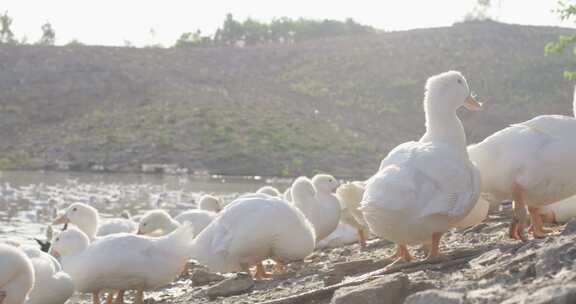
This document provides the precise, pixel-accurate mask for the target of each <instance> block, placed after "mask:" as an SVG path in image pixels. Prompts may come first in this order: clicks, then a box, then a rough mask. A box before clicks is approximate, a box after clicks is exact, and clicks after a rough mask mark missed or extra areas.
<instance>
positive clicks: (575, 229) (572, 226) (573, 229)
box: [560, 218, 576, 235]
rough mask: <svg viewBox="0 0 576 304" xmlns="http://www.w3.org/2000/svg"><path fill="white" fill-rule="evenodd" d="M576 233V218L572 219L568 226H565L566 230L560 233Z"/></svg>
mask: <svg viewBox="0 0 576 304" xmlns="http://www.w3.org/2000/svg"><path fill="white" fill-rule="evenodd" d="M575 233H576V218H573V219H570V220H569V221H568V223H567V224H566V226H564V230H562V233H561V234H560V235H572V234H575Z"/></svg>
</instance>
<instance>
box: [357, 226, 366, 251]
mask: <svg viewBox="0 0 576 304" xmlns="http://www.w3.org/2000/svg"><path fill="white" fill-rule="evenodd" d="M358 242H359V243H360V248H362V249H366V232H365V231H364V229H358Z"/></svg>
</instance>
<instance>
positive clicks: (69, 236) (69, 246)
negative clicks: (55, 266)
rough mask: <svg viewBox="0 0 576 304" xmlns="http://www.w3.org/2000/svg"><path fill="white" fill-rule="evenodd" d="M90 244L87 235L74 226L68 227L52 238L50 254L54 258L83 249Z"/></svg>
mask: <svg viewBox="0 0 576 304" xmlns="http://www.w3.org/2000/svg"><path fill="white" fill-rule="evenodd" d="M88 244H90V239H89V238H88V236H87V235H86V234H85V233H84V232H82V230H80V229H78V228H76V227H70V228H69V229H67V230H64V231H62V232H60V234H58V235H57V236H56V238H54V239H53V240H52V247H51V248H50V254H51V255H52V256H54V257H56V258H59V257H63V256H67V255H70V254H75V253H78V252H81V251H83V250H84V249H86V248H87V247H88Z"/></svg>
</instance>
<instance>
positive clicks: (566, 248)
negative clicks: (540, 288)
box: [535, 237, 576, 277]
mask: <svg viewBox="0 0 576 304" xmlns="http://www.w3.org/2000/svg"><path fill="white" fill-rule="evenodd" d="M565 238H566V237H560V238H558V240H557V243H556V244H549V245H548V246H547V247H546V248H542V249H541V250H540V252H539V253H538V260H537V262H536V266H535V270H536V275H537V276H538V277H542V276H545V275H548V274H552V273H557V272H559V271H560V270H562V268H564V267H572V265H573V264H574V260H575V259H576V247H575V246H574V244H573V241H574V240H573V239H569V240H568V239H565Z"/></svg>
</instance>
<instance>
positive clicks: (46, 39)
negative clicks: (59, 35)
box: [38, 22, 56, 45]
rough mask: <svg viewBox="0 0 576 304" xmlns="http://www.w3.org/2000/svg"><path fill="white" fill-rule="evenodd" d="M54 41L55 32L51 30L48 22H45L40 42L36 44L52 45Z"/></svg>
mask: <svg viewBox="0 0 576 304" xmlns="http://www.w3.org/2000/svg"><path fill="white" fill-rule="evenodd" d="M55 41H56V32H55V31H54V29H53V28H52V25H51V24H50V22H46V23H44V24H43V25H42V37H40V41H38V44H40V45H54V42H55Z"/></svg>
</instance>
